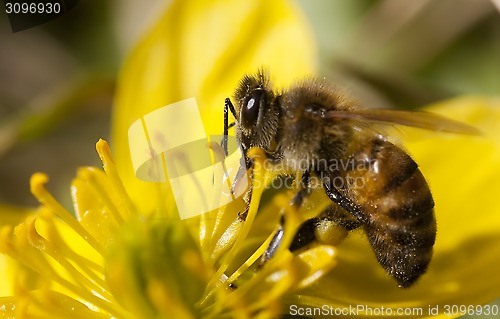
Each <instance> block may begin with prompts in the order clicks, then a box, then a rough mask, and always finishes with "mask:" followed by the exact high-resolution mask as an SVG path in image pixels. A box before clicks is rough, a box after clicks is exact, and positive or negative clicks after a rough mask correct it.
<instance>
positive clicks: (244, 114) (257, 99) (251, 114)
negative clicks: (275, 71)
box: [241, 90, 265, 128]
mask: <svg viewBox="0 0 500 319" xmlns="http://www.w3.org/2000/svg"><path fill="white" fill-rule="evenodd" d="M264 99H265V94H264V91H263V90H255V91H254V92H253V93H252V94H251V95H250V96H249V97H248V98H247V99H246V100H245V103H244V105H243V108H242V110H241V124H242V125H243V126H244V127H246V128H251V127H252V126H254V125H256V124H257V119H258V118H259V111H260V108H261V105H263V104H264V102H265V101H264Z"/></svg>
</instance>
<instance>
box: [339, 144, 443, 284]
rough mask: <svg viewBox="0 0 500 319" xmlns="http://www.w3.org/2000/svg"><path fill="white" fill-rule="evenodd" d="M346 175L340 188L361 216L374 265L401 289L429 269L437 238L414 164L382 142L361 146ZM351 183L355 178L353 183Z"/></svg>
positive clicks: (426, 192) (423, 185)
mask: <svg viewBox="0 0 500 319" xmlns="http://www.w3.org/2000/svg"><path fill="white" fill-rule="evenodd" d="M351 158H352V159H353V160H354V161H353V162H354V163H355V164H356V166H355V167H353V168H352V169H349V170H346V171H344V173H343V174H345V176H344V177H345V178H347V181H349V179H350V180H351V181H356V184H352V183H351V184H350V185H349V187H346V188H344V189H345V191H346V192H347V195H348V197H349V198H351V200H352V201H353V202H355V203H357V204H358V205H359V206H360V207H361V209H362V211H363V214H364V215H365V216H364V217H365V221H364V222H363V227H364V229H365V232H366V234H367V235H368V239H369V241H370V244H371V245H372V248H373V251H374V252H375V255H376V257H377V260H378V262H379V263H380V265H382V267H383V268H384V269H385V270H386V271H387V272H388V273H389V274H390V275H391V276H392V277H394V278H395V279H396V281H397V282H398V283H399V285H400V286H402V287H409V286H410V285H411V284H413V283H414V282H415V281H416V280H417V279H418V278H419V277H420V276H421V275H422V274H423V273H424V272H425V271H426V269H427V266H428V264H429V262H430V260H431V256H432V247H433V245H434V242H435V239H436V220H435V217H434V201H433V199H432V195H431V192H430V190H429V186H428V185H427V182H426V181H425V179H424V177H423V175H422V173H421V172H420V170H419V169H418V166H417V164H416V163H415V162H414V161H413V160H412V159H411V157H410V156H409V155H408V154H406V153H405V152H404V151H403V150H401V149H400V148H398V147H397V146H395V145H394V144H392V143H390V142H388V141H385V140H383V139H380V138H374V139H372V140H371V141H368V142H366V143H363V145H362V147H360V148H358V150H357V151H356V152H355V153H354V154H353V156H352V157H351ZM353 178H355V179H353Z"/></svg>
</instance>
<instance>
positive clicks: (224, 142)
mask: <svg viewBox="0 0 500 319" xmlns="http://www.w3.org/2000/svg"><path fill="white" fill-rule="evenodd" d="M228 109H229V110H230V111H231V113H232V114H233V116H234V118H235V119H237V118H238V117H237V115H236V110H235V109H234V106H233V103H231V100H230V99H229V98H226V100H225V101H224V136H223V137H222V141H221V142H220V143H221V146H222V148H223V149H224V154H225V155H226V156H227V155H228V150H227V136H228V131H229V129H230V128H231V127H233V126H234V125H235V124H236V123H235V122H232V123H231V124H229V112H228Z"/></svg>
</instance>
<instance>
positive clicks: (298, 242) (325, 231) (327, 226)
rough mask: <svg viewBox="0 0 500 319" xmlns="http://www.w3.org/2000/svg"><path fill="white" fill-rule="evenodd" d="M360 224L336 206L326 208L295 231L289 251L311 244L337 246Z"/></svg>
mask: <svg viewBox="0 0 500 319" xmlns="http://www.w3.org/2000/svg"><path fill="white" fill-rule="evenodd" d="M361 225H362V223H361V222H360V221H358V220H357V219H355V218H354V216H353V215H352V214H350V213H348V212H346V211H345V210H343V209H341V208H340V207H339V206H338V205H336V204H332V205H330V206H328V207H327V208H326V209H325V210H324V211H323V212H322V213H321V214H320V215H319V216H318V217H316V218H312V219H309V220H307V221H305V222H304V223H303V224H302V225H301V226H300V228H299V230H298V231H297V234H296V235H295V237H294V238H293V242H292V244H291V245H290V251H295V250H299V249H301V248H304V247H306V246H308V245H310V244H312V243H313V242H320V243H322V244H326V245H337V244H338V243H339V242H341V241H342V240H343V239H344V238H345V237H346V236H347V233H348V232H349V231H351V230H354V229H356V228H358V227H360V226H361Z"/></svg>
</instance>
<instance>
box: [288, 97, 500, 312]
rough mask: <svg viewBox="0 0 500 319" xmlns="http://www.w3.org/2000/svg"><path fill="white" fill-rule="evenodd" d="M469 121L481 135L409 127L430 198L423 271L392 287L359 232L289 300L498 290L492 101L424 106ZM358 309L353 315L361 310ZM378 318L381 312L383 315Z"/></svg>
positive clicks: (456, 298) (496, 140) (417, 299)
mask: <svg viewBox="0 0 500 319" xmlns="http://www.w3.org/2000/svg"><path fill="white" fill-rule="evenodd" d="M427 110H428V111H432V112H436V113H441V114H443V115H445V116H447V117H449V118H453V119H455V120H459V121H462V122H465V123H469V124H471V125H474V126H476V127H477V128H479V129H481V130H482V131H483V132H484V135H482V136H466V135H459V134H445V133H432V134H429V132H425V131H421V130H418V131H417V130H412V131H411V132H410V134H409V135H408V137H409V140H410V142H409V143H407V144H405V146H406V147H407V149H408V151H409V152H410V154H412V156H413V157H414V159H415V160H416V162H417V163H418V164H419V165H420V168H421V170H422V172H423V174H424V175H425V176H426V179H427V180H428V182H429V184H430V187H431V190H432V192H433V196H434V199H435V202H436V218H437V224H438V233H437V241H436V244H435V246H434V256H433V260H432V261H431V263H430V266H429V269H428V271H427V273H426V274H424V275H423V276H422V278H421V279H420V280H419V281H418V282H417V283H416V284H415V285H414V286H412V287H410V288H409V289H401V288H398V287H397V285H396V284H395V283H394V281H393V280H392V279H391V278H389V277H388V276H387V275H386V274H385V273H384V272H383V271H382V269H381V267H380V266H379V265H378V264H377V262H376V260H375V258H374V255H373V252H372V251H371V248H370V246H369V245H368V243H367V240H366V238H365V237H364V234H362V233H355V234H351V235H350V236H349V238H348V239H347V240H346V241H345V242H344V243H343V244H342V245H340V246H339V247H338V265H337V267H336V268H335V269H334V270H333V271H332V272H331V273H330V274H329V275H328V276H326V277H325V278H323V279H322V280H320V281H318V282H317V283H316V284H315V285H313V286H311V287H309V288H307V289H305V290H303V291H301V292H300V293H299V295H297V296H293V297H292V298H290V300H288V301H287V302H288V303H289V304H294V303H297V304H302V305H315V306H319V307H321V305H323V304H328V305H332V306H333V307H336V308H343V307H349V305H351V306H354V307H355V306H356V305H365V306H369V307H374V308H376V307H379V308H380V307H382V306H384V307H386V308H387V307H389V308H393V309H396V308H411V307H416V308H421V309H423V311H422V312H421V313H416V314H414V315H412V316H405V318H406V317H408V318H411V317H432V318H436V317H435V316H431V315H432V313H429V311H430V310H429V309H428V308H429V306H430V307H438V308H433V309H439V313H440V314H443V313H444V312H445V311H446V308H445V305H477V304H485V303H488V302H491V301H492V300H493V299H495V298H497V297H499V296H500V277H499V276H498V270H497V269H498V264H499V263H500V254H499V253H498V252H499V251H500V214H499V212H500V202H499V201H498V200H497V199H498V194H500V170H499V169H498V164H499V163H500V129H499V126H498V123H500V100H499V99H494V98H479V97H465V98H458V99H454V100H450V101H445V102H442V103H439V104H436V105H432V106H430V107H429V108H427ZM363 314H366V313H361V312H360V313H358V315H363ZM379 317H384V316H383V315H381V316H379Z"/></svg>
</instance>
